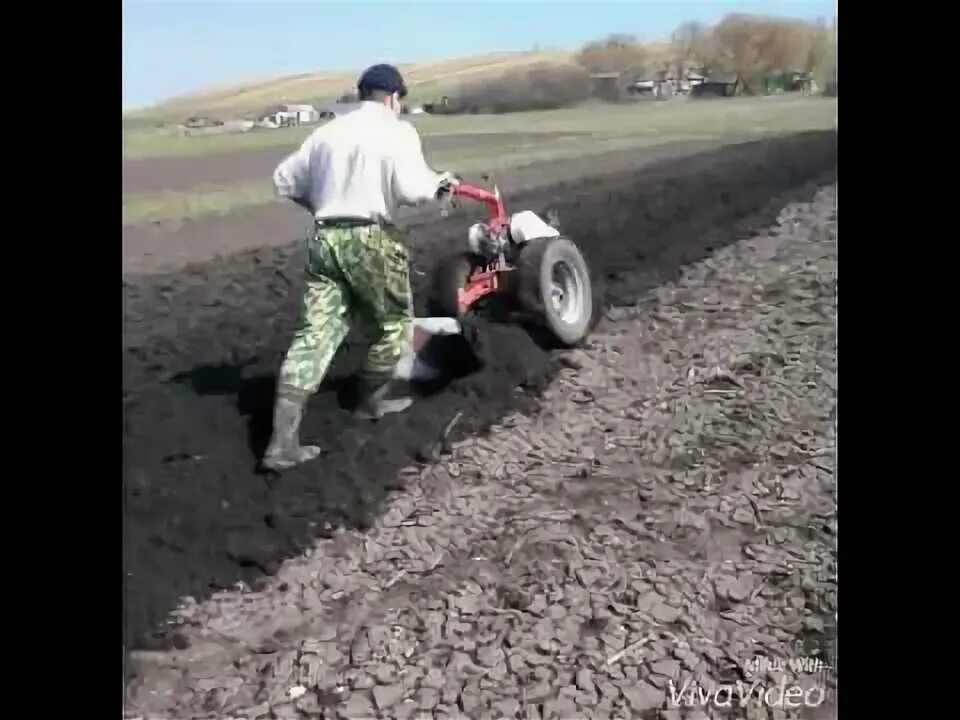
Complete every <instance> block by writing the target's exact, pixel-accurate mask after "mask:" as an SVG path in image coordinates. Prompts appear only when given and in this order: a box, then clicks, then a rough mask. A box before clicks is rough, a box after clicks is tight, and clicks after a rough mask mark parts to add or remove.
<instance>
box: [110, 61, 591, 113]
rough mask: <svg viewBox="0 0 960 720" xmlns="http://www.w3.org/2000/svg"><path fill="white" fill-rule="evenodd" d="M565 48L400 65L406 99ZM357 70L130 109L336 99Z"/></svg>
mask: <svg viewBox="0 0 960 720" xmlns="http://www.w3.org/2000/svg"><path fill="white" fill-rule="evenodd" d="M572 60H573V55H572V54H571V53H568V52H556V51H548V52H539V51H535V52H523V53H495V54H489V55H481V56H477V57H471V58H458V59H453V60H443V61H439V62H431V63H415V64H403V65H400V66H399V67H400V70H401V71H402V72H403V74H404V77H405V78H406V80H407V84H408V85H409V87H410V100H411V101H414V102H420V101H426V100H430V99H432V98H434V97H435V96H437V95H442V94H444V93H447V92H453V91H455V90H456V88H457V86H458V85H459V83H461V82H467V81H474V80H480V79H484V78H486V77H497V76H502V75H504V74H507V73H511V72H515V71H517V70H522V69H524V68H527V67H530V66H534V65H542V64H568V63H570V62H572ZM360 72H361V69H358V70H357V71H355V72H344V73H323V72H319V73H307V74H301V75H289V76H286V77H280V78H275V79H272V80H263V81H258V82H252V83H244V84H242V85H236V86H232V87H227V88H217V89H213V90H206V91H201V92H196V93H191V94H189V95H183V96H180V97H176V98H171V99H170V100H167V101H164V102H162V103H160V104H158V105H155V106H153V107H151V108H147V109H144V110H138V111H136V112H132V113H128V114H127V115H126V116H125V117H126V118H127V119H128V120H132V121H137V120H141V121H153V122H161V121H164V120H182V119H183V118H185V117H189V116H190V115H214V116H224V115H231V116H235V115H241V114H243V113H245V112H251V111H256V110H259V109H261V108H263V107H264V106H266V105H270V104H272V103H279V102H297V101H310V100H317V99H320V98H336V97H339V96H340V95H343V94H344V93H347V92H350V91H351V90H352V88H353V86H354V84H355V83H356V81H357V76H358V75H359V73H360Z"/></svg>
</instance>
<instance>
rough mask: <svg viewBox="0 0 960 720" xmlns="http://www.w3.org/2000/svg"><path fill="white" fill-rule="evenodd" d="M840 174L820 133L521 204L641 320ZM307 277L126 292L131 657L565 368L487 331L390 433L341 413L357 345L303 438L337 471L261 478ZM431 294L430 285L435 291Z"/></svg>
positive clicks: (286, 250) (430, 236)
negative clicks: (432, 449)
mask: <svg viewBox="0 0 960 720" xmlns="http://www.w3.org/2000/svg"><path fill="white" fill-rule="evenodd" d="M835 166H836V135H835V134H834V133H832V132H828V133H809V134H803V135H798V136H794V137H789V138H782V139H776V140H770V141H764V142H758V143H751V144H747V145H742V146H737V147H730V148H725V149H722V150H719V151H716V152H712V153H707V154H703V155H699V156H695V157H688V158H683V159H679V160H673V161H670V162H664V163H662V164H654V165H650V166H647V167H645V168H643V169H642V170H641V171H633V172H629V173H620V174H613V175H608V176H606V177H603V178H600V179H597V178H593V179H590V180H585V181H581V182H570V183H568V184H566V185H563V186H560V187H556V188H553V189H551V190H548V191H543V190H539V191H531V192H529V193H526V194H524V193H519V194H517V196H516V197H515V198H514V199H513V205H514V207H517V208H520V207H531V208H539V207H543V206H545V205H553V206H555V207H557V208H558V209H559V214H560V219H561V222H562V224H563V226H564V227H563V229H564V231H565V232H566V233H567V234H569V235H570V236H572V237H573V238H574V239H576V240H577V241H578V242H579V243H580V244H581V245H582V247H583V249H584V251H585V253H586V255H587V259H588V262H589V263H590V264H591V268H592V270H593V271H594V273H595V274H596V277H597V281H598V284H599V285H600V288H601V292H602V295H603V300H604V303H605V304H606V305H609V306H616V305H635V304H636V303H638V302H640V301H642V300H643V299H644V298H645V297H647V296H648V295H649V294H650V293H652V292H654V291H655V290H656V289H657V288H659V287H661V286H663V285H664V284H665V283H666V282H668V281H671V280H673V279H675V278H677V277H678V275H679V273H680V272H681V270H682V268H683V267H684V266H685V265H686V264H687V263H690V262H692V261H695V260H698V259H701V258H704V257H706V256H707V255H709V254H710V253H712V252H715V251H717V250H718V249H719V248H721V247H723V246H724V245H727V244H729V243H732V242H733V241H735V240H737V239H738V238H739V237H743V236H744V235H745V234H747V233H750V232H751V231H752V230H754V229H756V228H758V227H762V226H765V225H767V224H770V223H771V222H772V221H773V220H774V219H775V217H776V216H777V214H778V212H779V211H780V209H781V208H782V207H783V205H784V203H785V202H786V201H787V200H788V199H790V198H791V197H794V196H795V197H809V196H810V195H811V194H812V190H811V187H812V184H814V183H819V182H824V181H830V180H832V179H833V177H834V175H835ZM464 228H465V225H464V221H463V219H462V218H450V219H448V220H445V221H442V222H436V223H433V224H429V225H427V224H424V225H419V226H415V227H413V229H412V230H411V244H412V248H413V256H414V265H415V267H417V268H422V269H425V268H428V267H429V266H430V265H431V264H432V261H433V260H434V259H435V258H436V256H437V254H438V253H440V252H446V251H447V250H448V249H450V248H451V246H452V245H454V244H455V243H456V242H457V241H456V240H455V238H459V237H463V235H464ZM301 265H302V259H301V257H300V255H299V249H298V248H297V247H294V246H290V245H287V246H283V247H269V248H261V249H256V250H251V251H247V252H241V253H237V254H235V255H231V256H228V257H225V258H222V259H217V260H214V261H210V262H205V263H200V264H195V265H192V266H189V267H187V268H185V269H182V270H179V271H177V272H176V273H171V274H156V273H155V274H151V275H141V276H133V275H128V276H126V277H125V280H124V298H125V313H124V317H125V350H124V363H125V377H124V407H125V421H124V455H125V459H124V460H125V483H124V485H125V487H124V499H125V520H124V525H125V526H124V565H125V571H126V578H125V580H126V592H127V608H126V615H125V618H124V624H125V630H126V644H127V647H128V648H141V649H143V648H157V647H167V648H169V647H176V646H177V644H178V643H179V644H183V643H185V642H188V641H185V640H184V639H183V637H181V636H178V634H177V632H176V631H175V629H174V628H171V627H168V626H165V625H164V624H163V622H162V621H163V620H164V618H165V617H166V616H167V614H168V613H169V612H170V611H171V610H172V609H173V608H174V607H175V606H176V605H177V604H178V603H179V602H180V601H181V599H182V598H183V597H185V596H192V597H193V598H196V599H197V600H203V599H204V598H207V597H209V596H210V595H211V593H213V592H214V591H216V590H218V589H223V588H230V587H232V586H234V585H235V584H236V583H237V582H243V583H246V584H248V585H255V584H256V583H257V582H258V581H259V580H261V579H263V578H265V577H269V576H272V575H274V574H275V573H276V572H277V570H278V568H279V566H280V563H282V562H283V561H284V560H286V559H290V558H294V557H297V556H299V555H301V554H302V553H304V552H306V551H307V550H308V549H309V548H310V547H311V546H312V544H313V543H314V542H315V541H316V540H318V539H320V538H325V537H331V536H333V535H334V534H335V533H336V531H337V529H338V528H346V529H358V528H359V529H364V528H367V527H370V526H371V525H372V524H373V523H374V522H376V520H377V518H378V517H379V516H380V514H381V512H382V507H383V503H384V500H385V499H386V497H387V493H389V492H390V491H391V490H398V489H401V488H403V487H404V486H405V484H406V483H407V476H406V475H404V474H402V473H401V471H402V470H403V469H404V468H406V467H408V466H410V465H411V464H413V463H414V462H415V458H416V456H417V453H418V452H420V451H421V450H422V449H423V448H424V447H425V446H428V445H429V444H430V443H431V442H433V441H434V440H435V439H436V438H437V437H438V435H439V434H440V433H441V430H442V429H443V427H444V426H445V425H446V424H447V423H448V422H449V421H450V419H451V418H452V417H453V416H454V415H455V414H457V413H460V418H459V421H458V423H457V424H456V427H455V429H454V431H453V434H452V439H453V440H454V441H457V440H460V439H463V438H468V437H471V436H475V435H477V434H478V433H481V432H482V431H484V430H485V429H486V428H489V427H490V426H491V425H492V424H495V423H498V422H500V421H501V420H502V419H503V418H504V417H506V416H508V415H510V414H516V413H520V414H522V415H525V416H529V415H530V414H531V413H532V412H533V411H534V410H535V409H536V408H537V407H538V405H539V403H540V402H541V399H540V391H541V390H542V389H543V388H545V387H546V385H547V382H548V381H549V380H550V379H551V378H552V377H554V376H555V375H556V372H557V371H558V369H559V364H558V356H557V355H555V354H551V353H548V352H546V351H544V350H542V349H541V348H540V347H538V346H537V345H536V344H535V343H534V342H533V341H532V340H530V339H529V338H528V336H527V335H526V334H525V333H524V332H523V331H522V330H520V329H518V328H513V327H505V326H496V325H490V326H486V327H484V328H482V329H483V332H484V336H485V345H486V348H487V351H486V353H485V356H486V360H487V365H486V367H485V368H484V369H483V370H481V371H479V372H476V373H474V374H471V375H468V376H466V377H462V378H459V379H456V380H454V381H453V382H452V383H451V384H450V385H449V386H448V387H447V388H446V389H444V390H443V391H442V392H439V393H436V394H433V395H432V396H430V397H426V398H424V399H422V400H421V401H420V402H418V403H417V404H416V405H415V406H414V408H413V409H412V410H411V411H410V412H409V413H407V414H405V416H403V417H400V418H391V419H388V420H385V421H382V422H381V423H379V424H375V425H373V424H369V423H357V422H354V421H353V420H352V419H351V417H350V415H349V414H348V412H347V411H346V410H344V409H341V408H340V407H339V404H338V400H337V390H338V385H337V379H338V378H342V377H345V376H346V375H347V374H348V373H349V370H350V369H351V367H352V363H353V362H354V361H355V359H356V356H357V352H356V350H357V348H356V347H348V348H347V349H346V351H345V353H344V357H343V358H342V360H341V362H339V364H338V369H337V372H336V373H335V374H334V378H333V382H332V383H331V384H330V387H329V388H327V389H326V391H324V392H321V393H320V394H319V395H318V396H317V397H316V398H315V399H314V401H313V403H312V404H311V408H310V414H309V416H308V417H307V419H306V421H305V427H304V437H305V438H307V439H312V440H316V441H318V443H319V444H320V445H322V446H323V447H324V448H325V451H326V453H325V456H324V457H323V458H322V459H321V460H319V461H317V462H314V463H312V464H310V465H308V466H305V467H303V468H300V469H297V470H294V471H291V472H288V473H285V474H283V475H282V476H279V477H275V476H269V475H262V474H259V473H257V472H256V469H255V468H256V460H257V457H258V455H259V453H260V452H261V450H262V447H263V445H264V443H265V440H266V434H267V432H268V429H269V422H270V418H269V413H270V408H271V401H272V389H273V382H274V373H275V371H276V368H277V365H278V362H279V358H280V354H281V353H282V352H283V350H284V349H285V346H286V343H287V342H288V341H289V337H290V333H291V330H292V327H293V323H294V322H295V320H296V311H297V305H298V302H299V297H298V293H299V287H300V282H301V280H300V268H301ZM414 280H415V285H416V288H415V289H416V290H417V291H419V290H421V289H422V288H423V287H424V281H425V277H423V276H420V275H415V276H414ZM420 301H421V302H422V298H420ZM531 682H532V680H531ZM366 710H367V708H366V707H363V708H355V709H354V710H353V711H356V712H365V711H366ZM466 714H467V715H468V716H469V715H470V712H469V711H466Z"/></svg>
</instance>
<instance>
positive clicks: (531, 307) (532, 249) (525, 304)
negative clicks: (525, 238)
mask: <svg viewBox="0 0 960 720" xmlns="http://www.w3.org/2000/svg"><path fill="white" fill-rule="evenodd" d="M517 271H518V274H519V277H518V281H519V287H518V296H519V297H518V299H519V300H520V304H521V306H522V308H523V310H525V311H526V312H528V313H530V314H531V315H533V316H534V317H535V319H536V320H537V322H538V323H539V324H541V325H544V326H545V327H546V330H548V331H549V332H550V334H551V335H552V336H553V337H554V338H555V339H556V340H557V341H559V342H560V343H561V344H562V345H564V346H566V347H573V346H575V345H577V344H579V343H580V342H581V341H582V340H583V339H584V337H585V336H586V335H587V333H588V332H589V330H590V327H591V320H592V319H593V289H592V284H591V281H590V271H589V269H588V268H587V263H586V262H585V261H584V259H583V255H581V254H580V250H579V249H578V248H577V246H576V245H575V244H574V243H573V242H572V241H571V240H569V239H567V238H565V237H551V238H540V239H537V240H531V241H530V242H528V243H527V244H526V245H525V246H524V247H523V250H522V251H521V253H520V259H519V263H518V267H517Z"/></svg>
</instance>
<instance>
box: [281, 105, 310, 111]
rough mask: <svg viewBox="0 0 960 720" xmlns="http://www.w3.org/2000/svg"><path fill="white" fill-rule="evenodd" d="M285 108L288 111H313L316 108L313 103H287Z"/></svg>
mask: <svg viewBox="0 0 960 720" xmlns="http://www.w3.org/2000/svg"><path fill="white" fill-rule="evenodd" d="M285 109H286V110H288V111H289V112H314V111H315V110H316V108H315V107H314V106H313V105H287V106H285Z"/></svg>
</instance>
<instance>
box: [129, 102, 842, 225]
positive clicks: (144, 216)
mask: <svg viewBox="0 0 960 720" xmlns="http://www.w3.org/2000/svg"><path fill="white" fill-rule="evenodd" d="M836 108H837V103H836V100H835V99H827V98H816V97H815V98H803V97H789V96H788V97H782V96H781V97H770V98H749V99H742V100H735V101H723V100H718V101H704V102H689V103H685V102H676V103H645V104H643V105H638V106H615V107H611V106H599V107H585V108H576V109H570V110H555V111H548V112H535V113H522V114H511V115H499V116H464V117H435V116H417V117H416V118H415V119H414V123H415V124H416V125H417V126H418V128H419V129H420V131H421V133H422V135H423V136H424V138H425V144H426V146H427V149H428V156H429V157H428V160H429V161H430V163H431V165H432V166H434V167H437V168H442V169H451V170H455V171H460V172H466V173H469V172H477V171H481V170H486V171H498V170H505V169H510V168H517V167H522V166H526V165H531V164H535V163H538V162H542V161H548V160H561V159H570V158H576V157H589V156H591V155H596V154H602V153H606V152H610V151H615V150H625V151H626V150H636V149H640V148H644V147H652V146H657V145H662V144H666V143H673V142H683V141H696V140H720V141H726V142H736V141H742V140H748V139H751V138H756V137H762V136H764V135H770V134H778V133H786V132H797V131H803V130H815V129H827V128H831V127H833V123H834V119H835V117H836ZM583 132H589V133H590V135H589V136H586V135H581V136H579V137H570V135H569V133H583ZM281 133H285V135H284V136H283V138H282V139H283V141H284V142H283V143H280V142H277V143H276V144H277V146H278V147H279V146H281V145H283V146H286V147H292V146H293V145H294V144H295V143H296V142H297V141H298V139H299V138H300V137H302V136H303V135H304V134H305V131H304V130H302V129H301V130H289V131H288V130H278V131H275V132H274V133H272V134H273V135H277V134H281ZM486 133H523V134H524V135H529V134H535V135H538V136H539V137H534V138H530V137H525V138H522V139H518V140H516V141H511V140H510V139H509V138H505V141H504V143H502V144H500V145H498V146H497V147H496V148H495V149H494V148H491V147H490V145H489V144H485V145H474V146H471V143H470V139H469V138H470V136H471V135H474V136H476V135H482V134H486ZM451 134H453V135H460V136H463V143H462V145H459V146H458V147H456V148H455V149H448V150H443V151H436V152H430V150H429V146H430V143H429V138H430V137H437V136H441V135H451ZM228 139H230V140H234V141H235V142H236V141H238V140H241V139H242V140H248V136H237V137H232V138H227V137H224V136H219V137H213V138H204V139H202V140H199V139H196V138H189V139H182V140H185V141H186V142H202V143H211V145H207V146H205V147H206V148H207V149H206V150H205V153H212V152H221V151H222V150H215V149H213V148H221V147H222V145H221V144H219V143H215V142H214V141H220V142H221V143H222V142H224V141H226V140H228ZM248 143H249V140H248ZM166 147H168V148H169V146H166ZM240 147H242V148H252V147H258V146H257V145H250V144H245V145H241V146H240ZM259 147H263V146H262V145H261V146H259ZM274 201H275V199H274V195H273V188H272V185H271V179H270V178H269V177H265V178H262V179H258V180H254V181H250V180H245V181H242V182H237V183H233V184H230V185H225V186H219V187H209V186H198V187H196V188H191V189H190V190H187V191H183V192H159V193H146V194H137V195H128V196H125V197H124V208H123V214H124V220H123V221H124V224H136V223H143V222H150V221H156V220H171V219H177V218H197V217H202V216H205V215H217V214H225V213H228V212H230V211H232V210H235V209H238V208H241V207H247V206H251V205H262V204H266V203H270V202H274Z"/></svg>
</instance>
